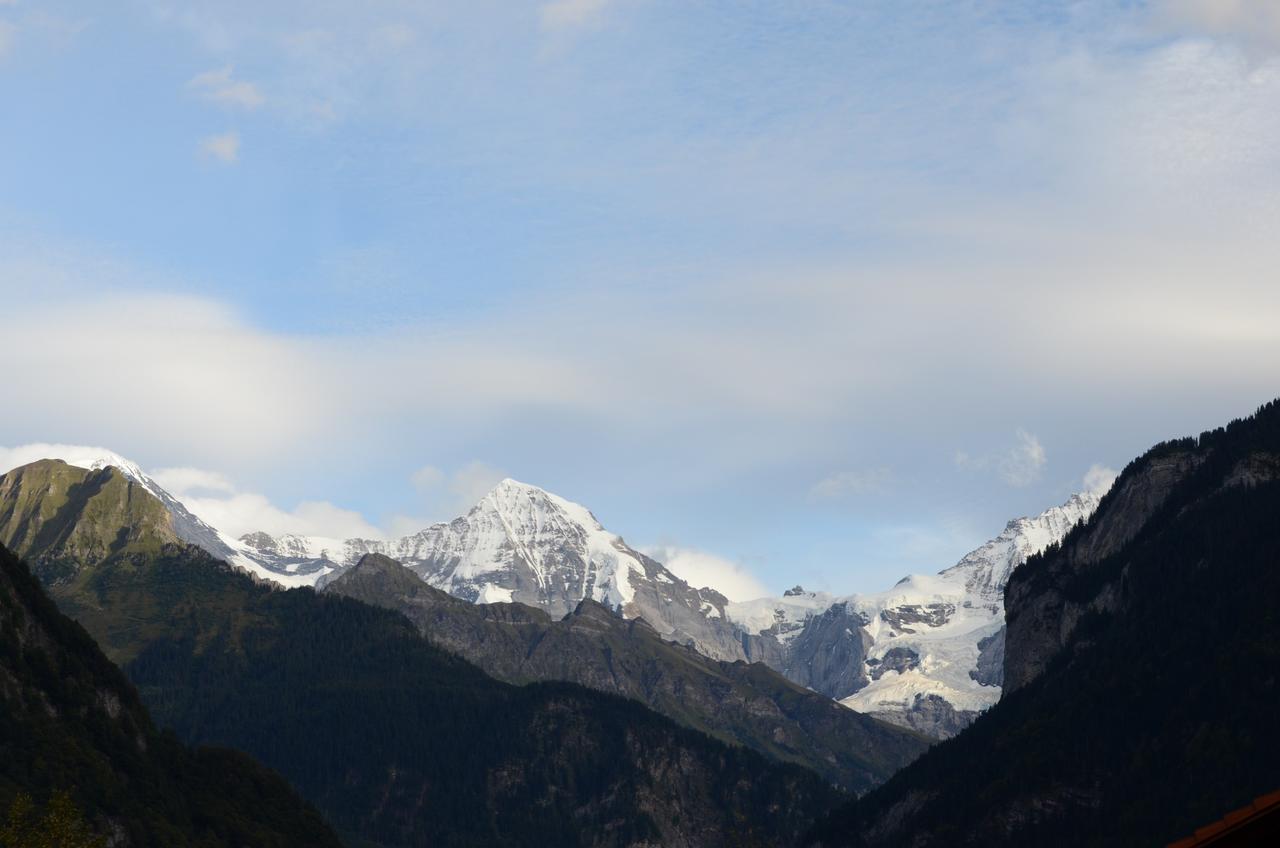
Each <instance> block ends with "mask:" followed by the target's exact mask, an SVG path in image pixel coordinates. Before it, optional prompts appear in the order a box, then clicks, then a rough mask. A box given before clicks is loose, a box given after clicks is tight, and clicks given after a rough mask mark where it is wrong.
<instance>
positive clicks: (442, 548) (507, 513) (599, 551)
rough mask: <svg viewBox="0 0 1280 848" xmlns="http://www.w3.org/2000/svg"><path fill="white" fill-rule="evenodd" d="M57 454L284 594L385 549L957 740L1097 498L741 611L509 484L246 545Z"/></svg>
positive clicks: (544, 496)
mask: <svg viewBox="0 0 1280 848" xmlns="http://www.w3.org/2000/svg"><path fill="white" fill-rule="evenodd" d="M52 449H53V446H51V450H52ZM57 452H59V453H61V456H60V457H59V458H62V459H64V460H65V461H67V462H69V463H70V464H73V465H76V466H78V467H85V468H89V469H101V468H105V467H108V466H111V467H115V468H118V469H120V470H121V472H122V473H123V474H124V475H125V476H126V477H127V478H128V479H130V480H133V481H135V482H136V483H138V485H140V486H141V487H142V488H143V489H144V490H145V491H147V492H148V493H150V494H152V495H154V496H155V497H156V499H157V500H159V501H160V503H161V504H162V505H163V506H164V507H165V509H166V510H168V511H169V513H170V515H171V516H172V521H171V523H172V529H173V533H174V535H175V536H177V538H179V539H180V540H182V541H185V542H189V543H192V544H196V545H199V546H200V547H202V548H204V549H205V550H206V551H208V552H209V553H210V554H211V555H213V556H215V557H217V558H219V559H222V560H225V561H227V562H229V563H231V564H233V565H235V566H237V567H239V568H241V569H243V570H245V571H248V572H249V573H251V574H254V575H256V576H258V577H260V578H262V579H265V580H269V581H271V582H273V583H276V584H279V585H281V586H284V587H293V586H303V585H310V586H316V587H323V586H325V585H326V584H328V583H330V582H332V581H333V580H335V579H336V578H337V577H338V576H339V575H341V574H343V573H345V572H346V571H348V570H350V569H351V568H353V567H354V566H355V565H356V563H357V562H359V561H360V560H361V558H362V557H364V556H366V555H368V554H379V555H382V556H386V557H388V558H390V559H394V560H395V561H397V562H399V563H400V564H402V565H404V566H405V567H407V568H409V569H410V570H411V571H412V572H413V573H415V574H416V575H417V576H418V577H420V578H421V579H422V581H424V582H425V583H426V584H427V585H429V586H432V587H433V588H436V589H439V590H441V591H444V592H447V593H449V594H451V595H453V596H455V597H458V598H461V599H463V600H466V601H469V602H473V603H477V604H491V603H509V602H510V603H522V604H525V605H527V606H530V607H535V608H539V609H542V610H544V611H546V612H547V613H548V614H549V615H551V616H552V617H553V618H561V617H563V616H565V615H568V614H570V613H572V612H574V611H575V610H576V609H577V608H578V606H579V605H580V604H581V602H582V601H583V600H592V601H595V602H597V603H599V604H601V605H602V606H604V607H605V608H606V609H609V610H611V611H613V612H615V613H617V614H619V615H621V616H623V617H624V618H627V619H643V620H644V621H645V622H646V623H647V624H648V625H649V626H650V627H652V628H653V629H654V630H655V631H656V633H657V634H658V636H659V637H661V639H663V640H666V641H674V642H680V643H684V644H689V645H691V646H692V647H693V648H695V649H696V650H697V651H698V652H699V653H701V654H703V655H704V656H707V657H709V658H711V659H714V660H723V661H733V660H746V661H749V662H762V663H765V664H766V665H769V666H770V667H772V668H774V669H775V670H777V671H779V672H781V673H782V674H783V675H785V676H786V677H787V678H788V679H789V680H791V681H792V682H794V683H797V684H799V685H801V686H804V687H806V688H809V689H812V690H814V691H815V692H818V693H820V694H822V695H825V696H827V697H829V698H833V699H836V700H838V701H840V702H841V703H843V704H844V705H845V706H848V707H850V708H851V709H854V710H857V711H858V712H862V713H867V714H870V715H873V716H876V717H878V718H881V719H884V720H886V721H889V722H892V723H895V724H899V725H901V726H904V727H908V728H911V729H914V730H917V731H920V732H923V733H925V734H927V735H929V736H932V737H935V738H947V737H949V736H951V735H954V734H955V733H956V732H958V731H959V730H960V729H961V728H963V727H964V726H966V725H967V724H968V723H969V722H970V721H972V720H973V718H974V717H975V716H976V715H978V713H980V712H981V711H982V710H984V709H987V708H988V707H990V706H991V705H992V704H993V703H995V702H996V701H997V700H998V699H999V697H1000V682H1001V680H1000V678H1001V675H1002V665H1001V659H1000V658H1001V651H1002V647H1003V638H1004V637H1003V630H1002V627H1003V623H1004V619H1003V617H1004V611H1003V590H1004V583H1005V581H1006V580H1007V579H1008V575H1009V574H1010V573H1011V572H1012V570H1013V569H1014V568H1015V567H1016V566H1017V565H1018V564H1020V563H1021V562H1022V561H1023V560H1025V559H1026V557H1027V556H1028V555H1030V554H1034V553H1037V552H1039V551H1041V550H1043V549H1044V548H1045V547H1046V546H1048V545H1050V544H1052V543H1054V542H1056V541H1058V540H1060V539H1061V538H1062V537H1063V536H1064V535H1065V534H1066V533H1067V531H1069V530H1070V529H1071V527H1072V526H1074V525H1075V524H1077V523H1079V522H1080V521H1082V520H1084V519H1086V518H1087V517H1088V516H1089V515H1090V514H1091V513H1092V511H1093V510H1094V509H1095V508H1096V506H1097V503H1098V497H1099V492H1098V491H1094V492H1085V493H1081V494H1078V495H1074V496H1072V497H1071V498H1070V499H1068V500H1067V501H1066V502H1065V503H1064V504H1062V505H1060V506H1056V507H1052V508H1050V509H1048V510H1046V511H1045V512H1043V513H1041V514H1039V515H1037V516H1034V517H1032V518H1019V519H1015V520H1013V521H1011V522H1009V524H1008V526H1007V527H1006V528H1005V529H1004V531H1003V532H1002V533H1000V534H999V535H998V536H997V537H995V538H994V539H992V540H991V541H990V542H987V543H986V544H984V545H983V546H981V547H980V548H978V549H976V550H974V551H972V552H971V553H969V554H968V555H966V556H965V557H964V558H962V559H961V560H960V562H959V563H957V564H956V565H955V566H952V567H951V568H948V569H946V570H944V571H942V572H940V573H939V574H936V575H910V576H908V577H905V578H903V579H902V580H901V581H899V582H898V583H897V584H896V585H895V586H893V587H892V588H891V589H889V590H887V591H883V592H879V593H874V594H857V595H849V596H841V597H836V596H831V595H828V594H825V593H818V592H805V591H804V590H803V589H802V588H801V587H796V588H795V589H792V590H789V591H788V592H787V593H785V594H784V595H783V596H782V597H778V598H762V599H757V600H753V601H747V602H738V603H731V602H729V601H728V600H727V599H726V598H725V597H724V595H722V594H721V593H720V592H718V591H716V590H715V589H714V588H711V587H694V586H691V585H690V584H688V583H687V582H685V581H684V580H683V579H681V578H680V577H678V576H677V575H675V574H674V573H673V572H671V571H670V570H669V569H668V568H666V567H665V566H664V565H662V564H661V563H659V562H657V561H655V560H653V559H652V558H650V557H648V556H646V555H644V554H643V553H641V552H639V551H637V550H635V549H634V548H632V547H630V546H629V545H627V544H626V543H625V541H623V539H622V538H621V537H620V536H618V535H617V534H614V533H612V532H610V531H608V530H606V529H605V528H604V527H603V526H601V524H600V522H599V521H597V520H596V518H595V516H594V515H593V514H592V513H591V512H590V510H588V509H587V508H586V507H583V506H581V505H579V504H576V503H574V502H572V501H569V500H566V499H564V498H561V497H559V496H557V495H554V494H551V493H549V492H546V491H544V490H542V489H539V488H537V487H536V486H531V485H528V484H524V483H519V482H517V481H514V480H510V479H508V480H504V481H502V482H501V483H499V484H498V485H497V486H496V487H495V488H494V489H493V490H492V491H490V492H489V493H488V494H486V495H485V496H484V497H483V498H482V499H481V500H480V501H479V503H477V504H476V505H475V506H474V507H473V508H472V509H471V510H470V511H469V512H468V513H467V514H466V515H464V516H461V517H459V518H456V519H454V520H453V521H450V522H447V523H441V524H435V525H432V526H431V527H428V528H426V529H425V530H422V531H421V532H418V533H415V534H412V535H410V536H406V537H402V538H399V539H395V540H389V541H388V540H376V539H359V538H353V539H344V540H339V539H329V538H323V537H312V536H300V535H283V536H277V537H273V536H270V535H268V534H266V533H263V532H254V533H249V534H245V535H243V536H242V537H240V538H238V539H236V538H232V537H231V536H230V535H229V534H227V533H225V532H222V531H219V530H217V529H215V528H213V527H211V526H209V525H208V524H206V523H205V522H203V521H202V520H201V519H199V518H197V517H196V516H195V515H193V514H191V513H190V512H189V511H188V510H187V509H186V507H185V506H183V505H182V503H181V502H180V501H179V500H178V499H177V498H175V497H174V496H172V495H170V494H169V493H168V492H166V491H165V490H164V489H163V488H162V487H161V486H160V485H159V484H158V483H157V482H156V481H155V480H154V479H152V478H151V477H149V476H148V475H147V474H145V473H144V472H143V471H142V469H141V468H139V467H138V466H137V465H136V464H135V463H133V462H130V461H129V460H126V459H124V458H122V457H120V456H118V455H116V454H113V453H111V452H109V451H101V450H93V449H68V448H61V449H58V451H57Z"/></svg>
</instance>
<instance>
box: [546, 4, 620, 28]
mask: <svg viewBox="0 0 1280 848" xmlns="http://www.w3.org/2000/svg"><path fill="white" fill-rule="evenodd" d="M609 2H610V0H552V2H550V3H547V4H546V5H544V6H543V7H542V12H541V18H542V26H543V27H544V28H545V29H549V30H566V29H575V28H578V27H582V26H585V25H587V24H591V23H595V22H596V21H598V20H599V19H600V16H601V15H602V14H603V13H604V10H605V9H606V8H607V7H608V5H609Z"/></svg>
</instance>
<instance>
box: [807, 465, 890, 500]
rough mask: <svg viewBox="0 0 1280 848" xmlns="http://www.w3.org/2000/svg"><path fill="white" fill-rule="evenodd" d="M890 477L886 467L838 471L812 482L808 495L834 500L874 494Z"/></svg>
mask: <svg viewBox="0 0 1280 848" xmlns="http://www.w3.org/2000/svg"><path fill="white" fill-rule="evenodd" d="M891 479H893V474H892V472H890V471H889V469H887V468H868V469H863V470H860V471H840V472H837V473H835V474H832V475H831V476H829V477H825V478H823V479H822V480H819V481H818V482H817V483H814V484H813V487H812V488H810V489H809V497H811V498H815V499H818V500H834V499H837V498H844V497H849V496H852V495H867V494H874V493H876V492H880V491H883V490H884V488H885V486H886V485H888V483H889V481H890V480H891Z"/></svg>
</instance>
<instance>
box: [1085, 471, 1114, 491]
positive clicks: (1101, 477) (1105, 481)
mask: <svg viewBox="0 0 1280 848" xmlns="http://www.w3.org/2000/svg"><path fill="white" fill-rule="evenodd" d="M1118 476H1119V473H1118V472H1117V471H1116V470H1115V469H1114V468H1108V467H1107V466H1105V465H1100V464H1094V465H1093V466H1091V467H1090V468H1089V470H1088V471H1086V472H1085V475H1084V490H1085V491H1086V492H1090V493H1092V494H1095V495H1102V494H1106V493H1107V492H1108V491H1109V490H1110V489H1111V485H1112V484H1113V483H1115V481H1116V477H1118Z"/></svg>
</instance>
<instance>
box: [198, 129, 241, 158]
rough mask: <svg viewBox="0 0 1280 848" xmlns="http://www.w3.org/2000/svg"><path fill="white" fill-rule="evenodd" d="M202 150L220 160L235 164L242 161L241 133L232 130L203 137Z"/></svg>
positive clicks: (201, 141)
mask: <svg viewBox="0 0 1280 848" xmlns="http://www.w3.org/2000/svg"><path fill="white" fill-rule="evenodd" d="M200 152H201V153H203V154H204V155H205V156H209V157H212V158H214V159H217V160H218V161H219V162H223V163H226V164H228V165H234V164H235V163H236V162H239V161H240V133H238V132H236V131H235V130H232V131H230V132H225V133H222V134H220V135H211V136H207V137H205V138H202V139H201V140H200Z"/></svg>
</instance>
